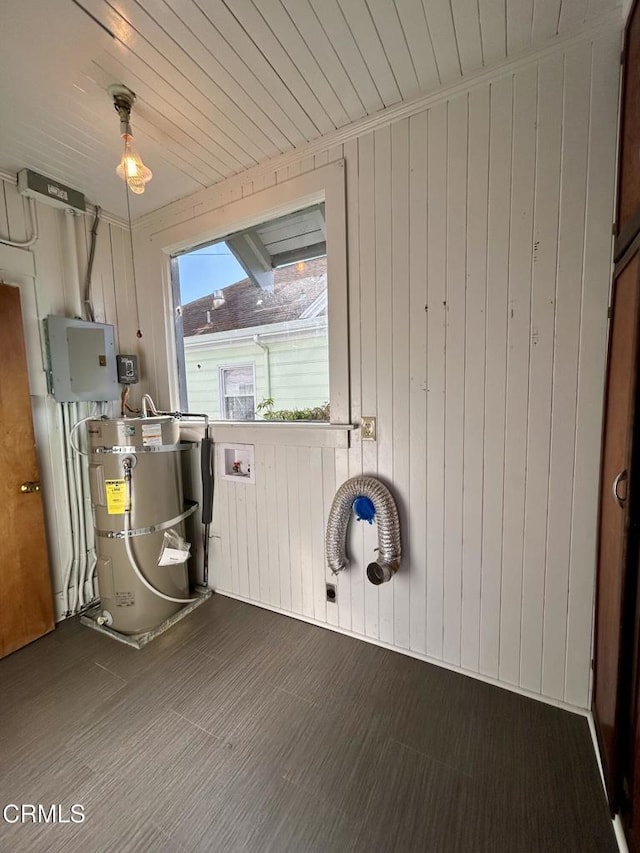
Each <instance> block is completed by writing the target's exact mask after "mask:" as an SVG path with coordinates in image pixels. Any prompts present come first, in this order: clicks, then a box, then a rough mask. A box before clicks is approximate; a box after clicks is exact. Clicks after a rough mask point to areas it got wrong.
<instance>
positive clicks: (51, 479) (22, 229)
mask: <svg viewBox="0 0 640 853" xmlns="http://www.w3.org/2000/svg"><path fill="white" fill-rule="evenodd" d="M36 207H37V217H38V228H39V234H40V237H39V239H38V241H37V242H36V243H35V245H34V246H33V248H32V250H31V251H32V252H33V255H34V260H35V269H36V278H35V285H34V284H33V283H32V282H30V283H29V284H28V285H27V286H26V289H24V290H23V297H22V312H23V318H24V321H25V326H29V325H31V324H33V322H34V321H35V322H36V323H37V324H38V326H39V327H40V332H41V334H35V335H27V336H26V337H25V343H26V345H27V361H28V365H29V374H30V378H31V404H32V409H33V418H34V428H35V438H36V449H37V454H38V464H39V468H40V478H41V483H42V500H43V506H44V515H45V526H46V532H47V544H48V549H49V561H50V568H51V576H52V585H53V592H54V595H55V604H56V617H57V618H58V619H59V618H61V617H62V602H61V596H60V592H61V590H62V583H63V575H64V567H65V565H66V561H67V556H68V554H69V552H70V549H71V530H70V529H69V524H68V521H67V495H66V492H65V488H64V480H63V465H64V455H63V451H62V448H63V443H62V438H61V427H60V421H59V412H58V410H59V406H58V405H57V404H56V403H55V402H54V400H53V398H51V397H49V396H48V394H47V383H46V378H45V374H44V365H45V363H46V361H45V356H44V353H43V352H42V349H41V341H42V340H43V333H42V325H41V324H42V319H43V318H44V317H46V316H47V315H48V314H59V315H64V316H67V317H72V316H75V312H76V311H77V308H78V304H79V298H80V297H79V295H78V294H77V293H74V292H73V289H72V278H71V277H70V276H69V264H70V263H74V262H75V263H77V264H78V265H79V270H80V280H81V281H84V273H85V271H86V265H87V253H88V247H89V239H90V237H89V232H90V229H91V225H92V217H91V216H88V215H87V216H85V217H78V218H76V219H75V228H76V238H77V245H78V258H77V259H69V258H68V257H67V256H66V253H67V245H66V243H65V236H64V227H65V222H64V217H65V216H68V215H69V214H66V213H65V212H64V211H60V210H56V209H54V208H52V207H49V206H47V205H43V204H37V205H36ZM30 234H31V231H30V223H29V215H28V211H27V207H26V202H25V200H24V199H23V198H22V197H21V196H20V195H19V194H18V191H17V188H16V186H15V184H13V183H10V182H9V181H1V180H0V238H1V237H7V238H9V239H11V240H14V241H23V240H25V239H26V238H27V236H30ZM1 248H2V244H0V249H1ZM23 251H25V252H26V251H28V250H26V249H25V250H23ZM1 267H2V264H1V263H0V268H1ZM11 272H12V270H11V269H3V271H2V277H3V278H4V279H5V280H6V281H7V282H8V283H14V284H15V283H16V281H15V280H12V275H11ZM92 283H93V288H92V294H93V301H94V307H95V311H96V319H97V320H98V321H99V322H106V323H113V324H115V325H116V347H117V348H118V349H119V348H120V347H122V349H123V350H124V351H126V352H136V351H137V339H136V329H137V327H136V325H135V322H136V318H135V311H132V312H128V311H127V310H126V306H127V300H128V299H130V298H133V287H132V264H131V248H130V240H129V231H128V229H124V228H122V227H120V226H118V225H116V224H113V223H112V222H105V221H103V222H102V223H101V224H100V227H99V231H98V241H97V245H96V257H95V263H94V272H93V276H92ZM119 351H122V350H119ZM25 535H28V531H25Z"/></svg>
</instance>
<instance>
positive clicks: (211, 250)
mask: <svg viewBox="0 0 640 853" xmlns="http://www.w3.org/2000/svg"><path fill="white" fill-rule="evenodd" d="M178 269H179V270H180V301H181V302H182V304H183V305H186V304H187V303H188V302H193V300H194V299H199V298H200V297H201V296H206V295H207V294H209V293H213V291H214V290H223V289H224V288H225V287H229V285H231V284H235V283H236V282H238V281H242V279H243V278H246V277H247V274H246V273H245V271H244V270H243V269H242V267H241V266H240V264H239V263H238V262H237V261H236V259H235V257H234V256H233V254H232V252H231V250H230V249H229V248H228V246H227V244H226V243H224V242H221V243H216V244H215V245H213V246H204V247H203V248H202V249H196V250H195V251H193V252H188V253H187V254H185V255H180V256H179V257H178Z"/></svg>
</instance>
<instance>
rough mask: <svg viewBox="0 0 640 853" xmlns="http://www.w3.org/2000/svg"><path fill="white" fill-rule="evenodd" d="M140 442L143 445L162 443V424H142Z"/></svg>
mask: <svg viewBox="0 0 640 853" xmlns="http://www.w3.org/2000/svg"><path fill="white" fill-rule="evenodd" d="M142 444H143V445H144V446H145V447H149V445H152V446H155V445H160V444H162V424H142Z"/></svg>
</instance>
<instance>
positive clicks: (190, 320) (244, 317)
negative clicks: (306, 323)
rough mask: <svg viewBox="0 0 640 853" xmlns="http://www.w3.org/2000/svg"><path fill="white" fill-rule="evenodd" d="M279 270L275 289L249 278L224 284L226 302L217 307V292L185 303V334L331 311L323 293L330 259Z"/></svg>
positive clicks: (263, 324) (211, 331) (244, 326)
mask: <svg viewBox="0 0 640 853" xmlns="http://www.w3.org/2000/svg"><path fill="white" fill-rule="evenodd" d="M298 266H299V265H298V264H291V265H290V266H286V267H279V268H278V269H276V270H275V281H274V287H273V292H272V293H269V292H268V291H266V290H261V289H260V288H259V287H257V286H256V285H255V284H252V283H251V281H250V280H249V279H248V278H245V279H243V280H242V281H239V282H237V284H232V285H231V286H230V287H225V288H224V291H223V293H224V299H225V301H224V304H223V305H220V306H219V307H218V308H215V309H214V308H213V293H209V294H207V296H201V297H200V299H195V300H194V301H193V302H189V303H187V304H186V305H183V306H182V327H183V332H184V336H185V337H192V336H194V335H208V334H211V333H213V332H225V331H229V330H231V329H247V328H251V327H252V326H265V325H269V324H271V323H282V322H285V321H288V320H289V321H290V320H298V319H299V318H300V317H302V316H303V315H304V316H305V317H309V316H310V313H311V315H312V316H318V317H320V316H323V315H325V314H326V313H327V308H326V300H323V299H322V295H323V293H324V292H326V287H327V259H326V257H323V258H316V259H315V260H312V261H304V268H303V269H298ZM314 303H315V304H314Z"/></svg>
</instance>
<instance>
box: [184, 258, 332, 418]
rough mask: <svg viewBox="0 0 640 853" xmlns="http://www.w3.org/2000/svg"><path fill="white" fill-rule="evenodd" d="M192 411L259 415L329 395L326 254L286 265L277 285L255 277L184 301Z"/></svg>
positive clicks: (312, 402) (312, 405) (316, 401)
mask: <svg viewBox="0 0 640 853" xmlns="http://www.w3.org/2000/svg"><path fill="white" fill-rule="evenodd" d="M182 322H183V334H184V358H185V374H186V384H187V397H188V402H189V408H190V409H192V410H193V411H204V412H207V413H208V414H210V415H211V416H212V418H214V419H220V420H223V419H230V420H253V419H256V418H258V419H259V418H260V417H261V416H262V414H263V412H264V409H263V411H262V412H261V411H260V410H259V409H258V406H259V404H260V403H261V401H263V400H266V399H271V400H273V406H272V408H273V409H274V410H277V411H280V410H294V409H308V408H315V407H320V406H323V405H324V404H325V403H326V402H327V401H328V400H329V365H328V348H327V273H326V258H324V257H323V258H317V259H315V260H312V261H304V262H300V263H296V264H291V265H289V266H286V267H279V268H278V269H276V271H275V276H274V285H273V288H272V290H270V291H268V290H263V289H261V288H260V287H258V286H257V285H256V284H254V283H253V282H252V281H251V280H250V279H248V278H247V279H243V280H242V281H240V282H237V283H236V284H233V285H231V286H229V287H226V288H225V289H224V290H223V291H216V292H215V293H211V294H209V295H207V296H203V297H201V298H200V299H197V300H195V301H194V302H191V303H188V304H187V305H184V306H182Z"/></svg>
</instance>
